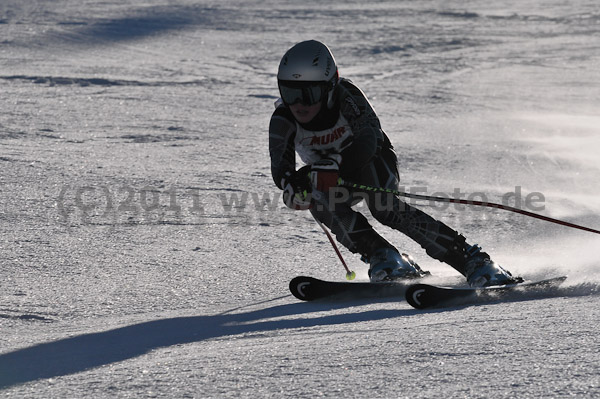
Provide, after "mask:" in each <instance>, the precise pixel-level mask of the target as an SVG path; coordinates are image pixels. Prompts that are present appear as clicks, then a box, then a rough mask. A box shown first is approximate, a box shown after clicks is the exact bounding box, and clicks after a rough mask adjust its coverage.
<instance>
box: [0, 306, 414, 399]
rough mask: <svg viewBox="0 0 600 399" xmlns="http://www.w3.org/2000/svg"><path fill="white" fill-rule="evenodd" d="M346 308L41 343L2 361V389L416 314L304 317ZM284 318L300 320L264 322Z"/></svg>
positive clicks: (277, 310) (168, 323)
mask: <svg viewBox="0 0 600 399" xmlns="http://www.w3.org/2000/svg"><path fill="white" fill-rule="evenodd" d="M347 307H348V304H333V303H311V304H307V303H293V304H287V305H279V306H273V307H269V308H265V309H261V310H256V311H250V312H246V313H234V314H226V313H227V312H226V313H222V314H218V315H212V316H191V317H174V318H168V319H161V320H155V321H149V322H144V323H139V324H134V325H131V326H126V327H121V328H116V329H113V330H108V331H102V332H96V333H90V334H83V335H78V336H75V337H70V338H64V339H60V340H57V341H53V342H47V343H42V344H38V345H35V346H31V347H28V348H23V349H19V350H16V351H13V352H9V353H5V354H2V355H0V389H3V388H7V387H10V386H12V385H16V384H21V383H26V382H30V381H34V380H37V379H41V378H51V377H59V376H65V375H69V374H74V373H78V372H82V371H85V370H88V369H92V368H95V367H100V366H104V365H108V364H111V363H115V362H120V361H124V360H127V359H132V358H135V357H138V356H140V355H143V354H145V353H148V352H150V351H152V350H155V349H158V348H164V347H169V346H172V345H179V344H186V343H192V342H200V341H204V340H207V339H211V338H218V337H226V336H233V335H238V334H247V333H256V332H265V331H275V330H281V329H296V328H306V327H314V326H326V325H341V324H351V323H357V322H363V321H373V320H383V319H388V318H395V317H400V316H404V315H410V314H414V313H415V311H413V310H369V311H357V312H354V313H344V314H334V315H323V316H319V317H304V316H302V315H303V314H311V313H315V312H320V311H328V310H332V309H335V308H347ZM283 316H297V317H295V318H293V319H284V320H264V319H269V318H274V317H283Z"/></svg>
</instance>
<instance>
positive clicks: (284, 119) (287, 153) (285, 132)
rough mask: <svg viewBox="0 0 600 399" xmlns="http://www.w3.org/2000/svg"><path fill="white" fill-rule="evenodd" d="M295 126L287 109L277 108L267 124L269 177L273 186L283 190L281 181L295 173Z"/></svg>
mask: <svg viewBox="0 0 600 399" xmlns="http://www.w3.org/2000/svg"><path fill="white" fill-rule="evenodd" d="M295 136H296V124H295V122H294V121H293V116H292V115H291V112H290V110H289V109H288V108H286V107H283V106H279V107H278V108H277V109H276V110H275V112H274V113H273V116H271V122H270V124H269V154H270V156H271V175H272V177H273V181H274V182H275V185H277V187H279V188H280V189H283V188H284V187H283V179H284V178H285V177H286V176H290V175H291V174H293V173H294V172H295V171H296V152H295V144H294V138H295Z"/></svg>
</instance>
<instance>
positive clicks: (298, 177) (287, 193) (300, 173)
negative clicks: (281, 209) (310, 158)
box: [281, 165, 312, 210]
mask: <svg viewBox="0 0 600 399" xmlns="http://www.w3.org/2000/svg"><path fill="white" fill-rule="evenodd" d="M309 169H310V165H306V166H304V167H302V168H300V169H299V170H297V171H296V172H287V173H286V174H285V176H284V178H283V179H281V187H283V202H284V203H285V205H286V206H287V207H288V208H291V209H295V210H306V209H309V208H310V207H311V206H312V204H311V195H310V191H311V187H310V180H309V175H310V172H309Z"/></svg>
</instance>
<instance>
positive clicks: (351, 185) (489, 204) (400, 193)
mask: <svg viewBox="0 0 600 399" xmlns="http://www.w3.org/2000/svg"><path fill="white" fill-rule="evenodd" d="M338 185H339V186H343V187H348V188H354V189H358V190H363V191H375V192H381V193H390V194H394V195H398V196H401V197H406V198H413V199H420V200H427V201H436V202H449V203H453V204H463V205H474V206H485V207H488V208H497V209H503V210H505V211H510V212H515V213H519V214H521V215H525V216H529V217H532V218H536V219H541V220H545V221H547V222H551V223H556V224H560V225H562V226H567V227H571V228H574V229H579V230H584V231H588V232H590V233H596V234H600V230H596V229H592V228H589V227H585V226H580V225H578V224H575V223H570V222H566V221H564V220H559V219H554V218H551V217H548V216H544V215H539V214H537V213H533V212H529V211H525V210H523V209H519V208H513V207H511V206H507V205H502V204H495V203H493V202H485V201H475V200H464V199H459V198H445V197H433V196H430V195H421V194H413V193H407V192H403V191H398V190H392V189H388V188H382V187H373V186H366V185H363V184H357V183H352V182H349V181H345V180H342V179H341V178H340V179H339V180H338Z"/></svg>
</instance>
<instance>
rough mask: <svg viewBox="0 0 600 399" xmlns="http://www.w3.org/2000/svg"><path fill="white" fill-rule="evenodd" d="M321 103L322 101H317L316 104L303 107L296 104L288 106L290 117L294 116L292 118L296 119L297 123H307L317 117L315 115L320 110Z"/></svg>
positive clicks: (300, 104)
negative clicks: (290, 112)
mask: <svg viewBox="0 0 600 399" xmlns="http://www.w3.org/2000/svg"><path fill="white" fill-rule="evenodd" d="M321 103H322V101H319V102H318V103H316V104H313V105H304V104H302V103H296V104H293V105H290V111H292V115H294V118H296V120H297V121H298V122H300V123H308V122H310V121H312V120H313V118H314V117H315V116H317V114H318V113H319V111H320V110H321Z"/></svg>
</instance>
